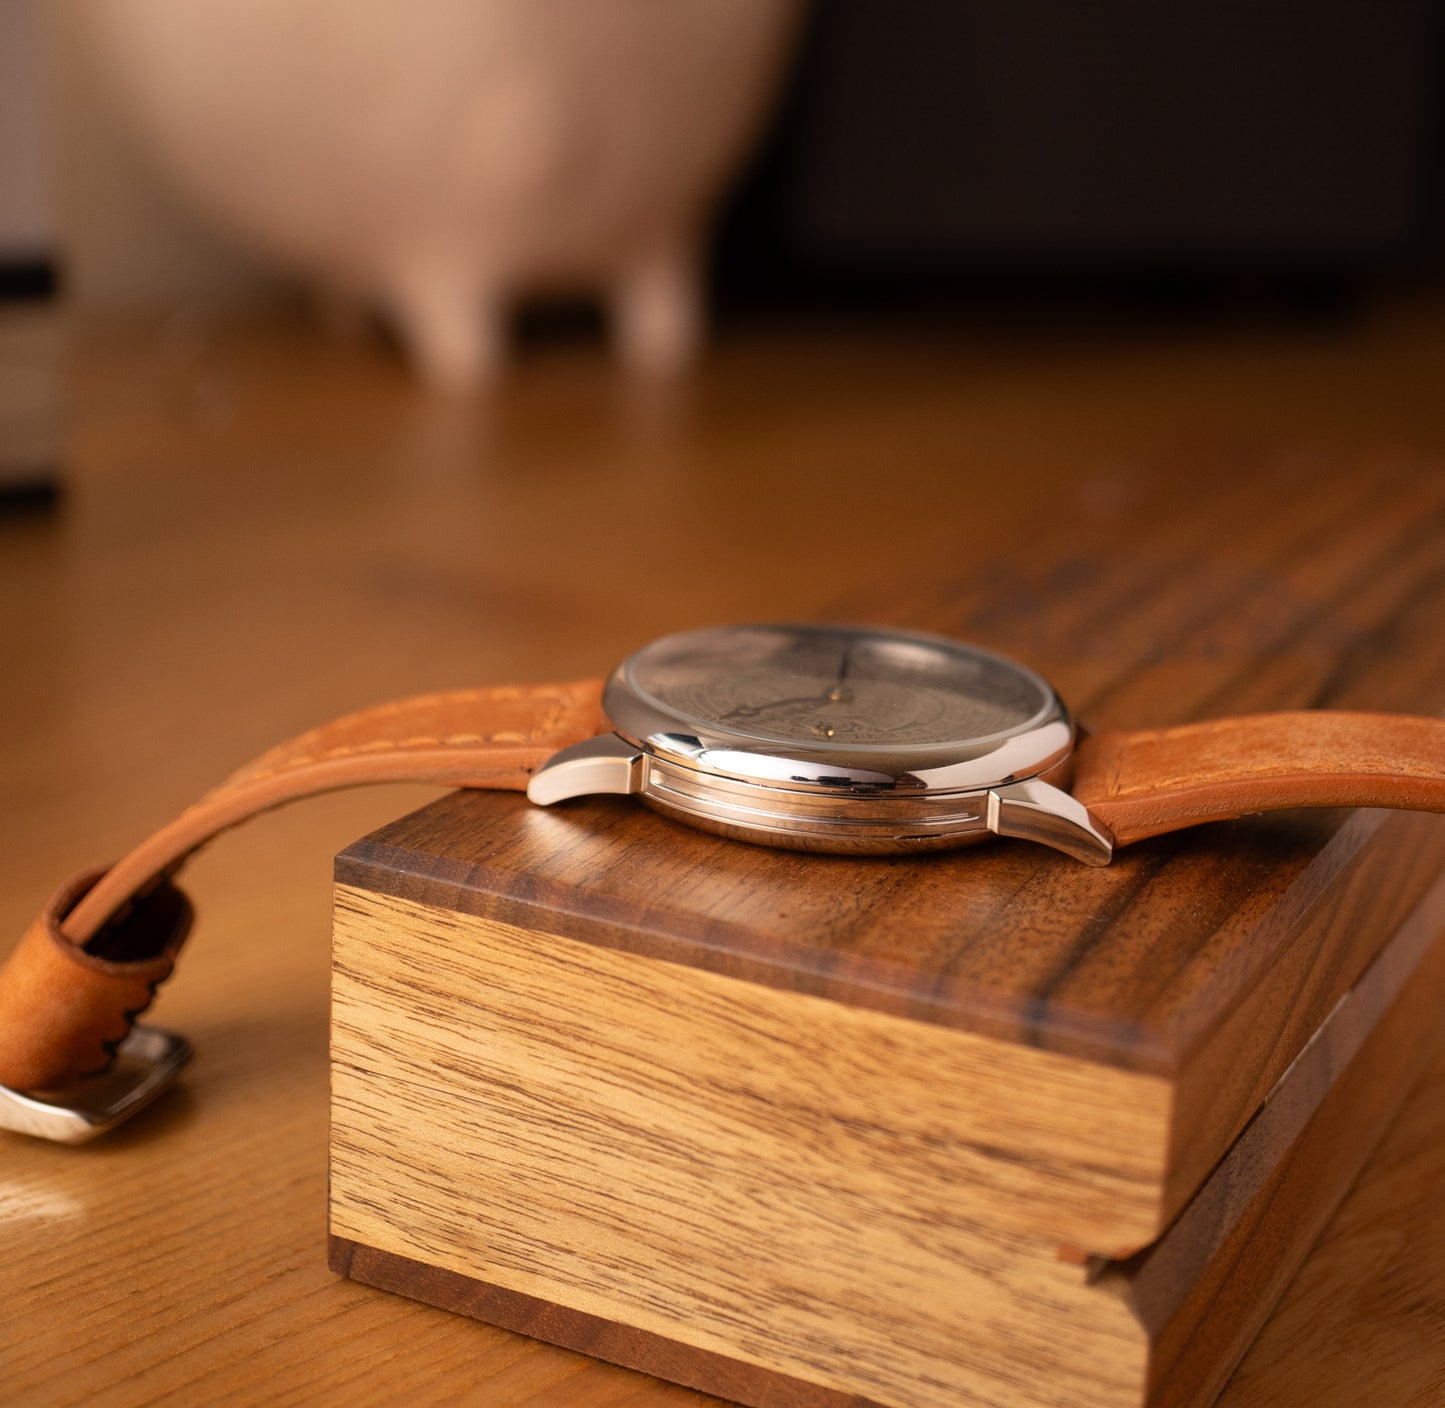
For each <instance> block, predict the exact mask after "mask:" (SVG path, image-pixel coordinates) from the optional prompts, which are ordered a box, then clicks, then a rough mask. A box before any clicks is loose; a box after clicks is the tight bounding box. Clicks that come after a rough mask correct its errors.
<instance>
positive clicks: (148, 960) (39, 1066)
mask: <svg viewBox="0 0 1445 1408" xmlns="http://www.w3.org/2000/svg"><path fill="white" fill-rule="evenodd" d="M104 874H105V871H103V870H90V871H86V872H84V873H82V874H80V875H77V876H76V877H75V878H74V879H72V880H70V881H68V882H67V883H66V884H64V885H62V886H61V887H60V888H59V889H58V890H57V891H56V892H55V893H54V894H53V895H52V896H51V897H50V899H49V900H48V901H47V903H46V905H45V907H44V908H43V909H42V910H41V912H40V914H39V916H38V917H37V918H36V920H35V922H34V923H33V924H31V926H30V928H29V929H27V930H26V933H25V937H24V938H23V939H22V940H21V941H20V945H19V947H18V948H17V949H16V950H15V952H14V954H13V956H12V957H11V959H10V961H9V963H8V964H7V965H6V967H5V968H4V970H3V972H0V1085H6V1086H9V1087H10V1088H11V1089H12V1090H24V1091H37V1090H53V1089H56V1088H58V1087H61V1086H66V1085H69V1084H71V1083H73V1082H74V1081H76V1080H80V1079H82V1078H84V1077H86V1076H93V1075H101V1074H103V1073H104V1072H105V1071H106V1070H108V1069H109V1068H110V1066H111V1064H112V1063H113V1061H114V1059H115V1051H116V1048H117V1047H118V1046H119V1045H120V1043H121V1042H122V1041H124V1040H125V1038H126V1036H127V1035H128V1034H129V1032H130V1029H131V1027H132V1026H133V1025H134V1023H135V1019H136V1018H137V1017H138V1016H139V1015H140V1014H141V1013H142V1012H144V1011H145V1010H146V1008H147V1007H149V1006H150V1004H151V1001H152V999H153V998H154V996H155V990H156V988H157V987H158V986H159V985H160V984H161V983H163V982H164V981H165V980H166V979H167V978H168V977H169V976H170V973H171V969H172V967H173V966H174V964H175V960H176V955H177V954H178V953H179V952H180V949H181V945H182V944H183V943H184V942H185V938H186V935H187V934H188V933H189V932H190V927H191V921H192V918H193V913H192V909H191V903H190V901H189V900H188V899H187V898H186V896H185V895H184V894H183V893H182V892H181V891H180V890H178V889H177V888H176V887H175V886H174V885H173V884H171V883H170V881H169V880H162V881H160V882H159V883H158V884H156V886H155V887H154V888H153V889H151V890H150V891H148V892H147V893H146V894H144V895H142V896H139V897H137V898H136V899H135V900H134V902H133V903H132V904H131V905H130V906H129V907H128V908H127V909H126V910H125V911H124V912H123V913H122V914H120V915H119V916H117V917H116V919H115V920H113V921H112V922H111V923H110V924H108V925H107V926H106V927H105V928H104V929H102V930H101V931H100V932H99V933H98V934H96V936H95V938H94V939H93V940H92V941H91V943H90V945H89V946H88V949H87V948H81V947H79V946H77V945H76V944H74V943H72V942H71V941H70V940H69V939H68V938H66V937H65V935H64V934H63V933H62V932H61V928H60V926H61V922H62V921H63V920H64V918H65V916H66V915H67V914H68V913H69V912H70V911H71V910H72V909H73V908H74V907H75V905H76V904H77V903H79V901H80V899H81V898H82V896H84V895H85V894H87V893H88V892H89V891H90V890H91V888H92V887H93V886H94V885H95V884H96V882H97V881H98V880H99V879H100V878H101V876H102V875H104Z"/></svg>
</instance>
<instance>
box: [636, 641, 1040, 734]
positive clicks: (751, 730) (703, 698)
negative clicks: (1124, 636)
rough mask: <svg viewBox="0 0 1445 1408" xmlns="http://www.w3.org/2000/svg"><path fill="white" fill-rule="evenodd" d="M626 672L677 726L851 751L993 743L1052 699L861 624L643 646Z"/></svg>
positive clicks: (997, 670) (991, 662) (987, 662)
mask: <svg viewBox="0 0 1445 1408" xmlns="http://www.w3.org/2000/svg"><path fill="white" fill-rule="evenodd" d="M626 670H627V677H628V683H629V685H630V687H631V688H632V689H633V690H635V691H636V692H637V693H638V694H639V695H640V696H641V697H643V698H645V699H647V700H648V701H650V702H651V703H652V704H653V705H654V706H655V707H657V708H658V709H661V710H662V711H664V712H665V713H667V714H670V715H672V716H674V717H675V718H676V719H677V720H678V724H679V728H680V729H687V730H691V731H700V732H707V731H710V730H718V729H721V730H724V731H726V732H727V733H729V734H736V735H741V736H744V737H748V738H753V739H757V740H759V741H760V742H763V743H768V744H775V745H776V744H784V745H786V744H806V745H808V746H809V747H810V748H812V749H816V748H819V747H826V748H829V749H836V750H840V751H844V752H846V751H847V750H850V749H860V750H876V749H880V748H907V747H928V746H930V745H938V744H943V743H951V742H962V741H977V740H983V739H989V738H996V737H999V736H1001V735H1007V734H1011V733H1014V732H1017V731H1020V730H1023V729H1026V728H1028V727H1029V726H1030V725H1032V724H1033V723H1034V722H1035V721H1036V720H1037V719H1038V718H1039V717H1040V715H1041V714H1043V713H1044V712H1045V711H1046V710H1047V709H1048V708H1049V707H1050V704H1051V702H1052V695H1051V693H1050V691H1049V689H1048V687H1047V686H1046V685H1045V684H1044V682H1043V681H1042V680H1040V679H1039V678H1038V677H1037V676H1036V675H1034V674H1032V673H1031V672H1030V671H1028V670H1025V669H1023V668H1022V667H1021V666H1018V665H1015V664H1013V663H1012V662H1010V661H1007V660H1004V659H1002V658H1000V657H999V656H995V655H992V654H990V653H989V652H987V651H982V650H978V649H976V648H973V647H969V646H966V645H962V644H960V643H958V642H955V641H950V640H945V639H943V638H941V637H936V636H925V635H916V634H912V633H908V632H899V631H882V630H870V629H867V628H861V627H860V628H857V629H852V628H844V627H835V626H744V627H728V628H723V629H717V630H704V631H694V632H690V633H688V634H686V635H680V636H670V637H668V638H666V639H664V640H661V641H658V642H656V643H655V644H654V645H651V646H649V647H647V648H646V649H644V650H642V651H641V652H639V653H638V654H637V655H635V656H633V657H632V659H631V661H629V662H628V665H627V667H626Z"/></svg>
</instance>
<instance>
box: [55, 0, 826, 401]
mask: <svg viewBox="0 0 1445 1408" xmlns="http://www.w3.org/2000/svg"><path fill="white" fill-rule="evenodd" d="M801 3H802V0H412V3H403V2H402V0H205V3H197V0H124V3H116V0H89V3H87V4H86V5H85V6H84V7H83V11H82V18H83V22H84V23H85V24H86V26H87V28H88V29H89V30H90V32H91V37H92V38H93V40H94V41H95V48H96V51H97V53H98V55H99V56H100V57H101V59H102V61H103V62H104V63H105V64H106V65H107V67H108V69H109V70H110V72H111V75H112V76H113V78H114V80H115V83H116V87H117V88H118V90H119V93H120V96H121V100H122V102H123V103H124V104H125V106H126V107H128V108H129V109H130V110H131V111H132V112H133V114H134V117H135V119H136V121H137V124H138V126H139V128H140V130H141V132H142V134H143V135H144V136H145V137H146V138H147V139H148V141H149V144H150V145H151V146H152V147H153V148H154V149H155V151H156V153H157V154H158V155H159V157H160V159H161V161H162V163H163V165H164V166H165V167H166V168H168V169H169V171H170V172H171V173H172V175H173V176H174V178H175V179H176V181H177V182H178V183H179V184H180V185H181V186H182V187H183V188H185V189H186V190H188V191H189V192H190V193H191V194H192V195H193V196H194V197H195V198H196V199H197V200H198V201H199V202H201V203H202V204H203V205H204V206H205V207H207V208H208V209H209V210H210V211H211V212H212V214H213V215H215V216H216V217H218V218H220V219H221V220H222V221H223V222H224V223H225V224H226V225H228V226H229V227H230V228H231V229H232V230H234V231H235V232H237V233H238V234H240V235H241V236H243V237H244V238H245V239H246V240H247V241H248V242H249V243H250V244H251V245H252V246H254V247H255V248H256V249H258V250H261V251H263V252H265V253H266V254H267V255H268V256H269V257H271V258H273V259H274V260H276V261H279V262H282V263H284V264H285V265H287V266H289V267H291V268H293V269H295V270H299V271H301V272H303V273H304V274H306V275H307V276H309V277H311V278H312V279H314V280H316V281H317V282H318V283H319V284H320V285H321V287H322V288H323V289H324V290H325V291H327V292H328V293H329V294H331V295H334V296H338V297H342V298H347V299H361V300H365V301H366V302H368V303H372V304H375V305H377V306H379V307H380V308H381V309H382V310H383V311H384V312H386V313H387V314H389V315H390V316H391V317H392V318H393V319H394V321H395V322H396V325H397V327H398V329H399V331H400V332H401V334H402V337H403V340H404V342H405V344H406V346H407V348H408V349H409V352H410V354H411V356H412V359H413V361H414V364H415V366H416V368H417V370H418V371H419V373H420V374H421V375H422V376H423V377H424V378H425V379H426V380H428V381H430V382H431V383H433V384H436V385H442V386H449V387H458V386H461V387H465V386H469V385H473V384H475V383H476V382H478V381H479V380H482V379H484V378H485V377H486V376H488V375H489V374H490V373H492V372H493V371H494V370H495V369H496V367H497V366H498V364H499V363H500V361H501V359H502V357H503V355H504V352H505V346H506V324H507V316H508V313H509V311H510V309H511V307H512V306H513V305H514V304H515V303H516V302H517V301H518V300H519V299H523V298H531V297H535V296H546V295H549V294H563V293H565V294H569V295H575V294H577V293H583V294H586V295H589V296H591V295H596V296H599V297H600V298H602V299H603V300H604V301H605V303H606V305H607V307H608V309H609V310H610V314H611V317H612V323H613V333H614V338H615V341H616V344H617V346H618V348H619V349H620V351H621V353H622V354H623V355H624V357H625V358H626V359H627V361H628V362H629V363H631V364H632V365H635V366H639V367H644V368H648V369H654V370H658V369H660V370H669V369H675V368H677V367H678V366H680V365H683V364H685V363H686V362H687V360H688V359H689V358H690V356H691V355H692V353H693V352H694V350H695V349H696V346H697V343H698V339H699V337H700V334H701V305H702V299H701V289H700V266H701V254H702V246H703V241H704V239H705V235H706V226H707V223H708V220H709V218H710V216H711V213H712V209H713V206H714V204H715V202H716V200H717V197H718V195H719V194H720V192H721V189H722V186H723V183H724V181H725V179H726V177H727V176H728V175H729V173H730V172H731V170H732V168H733V167H734V166H735V165H736V163H737V161H738V160H739V158H740V157H741V155H742V153H743V152H744V150H745V148H746V146H747V143H748V140H749V138H750V137H751V136H752V135H753V133H754V131H755V130H756V128H757V127H758V125H759V122H760V119H761V117H762V115H763V113H764V110H765V108H766V106H767V100H768V98H769V96H770V95H771V92H772V90H773V88H774V86H775V81H776V79H777V77H778V75H779V72H780V70H781V67H782V60H783V57H784V55H785V53H786V50H787V48H788V45H789V40H790V39H791V37H792V34H793V32H794V29H795V28H796V20H797V17H798V13H799V10H800V5H801Z"/></svg>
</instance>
